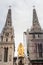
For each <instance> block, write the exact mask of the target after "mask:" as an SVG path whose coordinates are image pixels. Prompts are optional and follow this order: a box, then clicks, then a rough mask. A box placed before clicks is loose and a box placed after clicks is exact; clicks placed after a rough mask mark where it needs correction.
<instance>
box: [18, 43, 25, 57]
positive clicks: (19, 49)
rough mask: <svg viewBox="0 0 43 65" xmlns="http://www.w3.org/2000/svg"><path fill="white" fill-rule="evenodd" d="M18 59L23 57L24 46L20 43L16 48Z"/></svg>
mask: <svg viewBox="0 0 43 65" xmlns="http://www.w3.org/2000/svg"><path fill="white" fill-rule="evenodd" d="M18 57H24V46H23V45H22V43H20V44H19V46H18Z"/></svg>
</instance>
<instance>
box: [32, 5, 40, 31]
mask: <svg viewBox="0 0 43 65" xmlns="http://www.w3.org/2000/svg"><path fill="white" fill-rule="evenodd" d="M31 30H32V31H35V32H38V31H40V30H41V27H40V24H39V21H38V17H37V13H36V9H35V6H33V25H32V29H31Z"/></svg>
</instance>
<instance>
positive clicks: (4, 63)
mask: <svg viewBox="0 0 43 65" xmlns="http://www.w3.org/2000/svg"><path fill="white" fill-rule="evenodd" d="M0 39H1V40H0V65H13V57H14V30H13V27H12V18H11V8H9V9H8V14H7V18H6V23H5V26H4V28H3V30H2V32H1V35H0Z"/></svg>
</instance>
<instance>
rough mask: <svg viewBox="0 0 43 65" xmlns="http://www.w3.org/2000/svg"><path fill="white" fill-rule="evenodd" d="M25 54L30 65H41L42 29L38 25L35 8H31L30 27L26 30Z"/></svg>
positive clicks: (42, 56)
mask: <svg viewBox="0 0 43 65" xmlns="http://www.w3.org/2000/svg"><path fill="white" fill-rule="evenodd" d="M25 33H26V37H27V39H26V40H27V56H28V58H29V59H30V65H43V30H42V28H41V26H40V23H39V20H38V17H37V13H36V9H35V8H34V9H33V21H32V27H31V29H30V31H29V30H27V32H25ZM25 33H24V34H25Z"/></svg>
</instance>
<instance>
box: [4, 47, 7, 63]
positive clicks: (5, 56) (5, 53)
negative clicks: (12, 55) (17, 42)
mask: <svg viewBox="0 0 43 65" xmlns="http://www.w3.org/2000/svg"><path fill="white" fill-rule="evenodd" d="M7 60H8V48H4V62H7Z"/></svg>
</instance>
